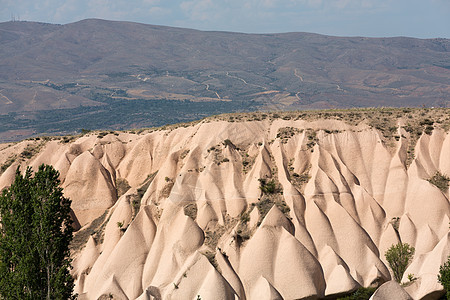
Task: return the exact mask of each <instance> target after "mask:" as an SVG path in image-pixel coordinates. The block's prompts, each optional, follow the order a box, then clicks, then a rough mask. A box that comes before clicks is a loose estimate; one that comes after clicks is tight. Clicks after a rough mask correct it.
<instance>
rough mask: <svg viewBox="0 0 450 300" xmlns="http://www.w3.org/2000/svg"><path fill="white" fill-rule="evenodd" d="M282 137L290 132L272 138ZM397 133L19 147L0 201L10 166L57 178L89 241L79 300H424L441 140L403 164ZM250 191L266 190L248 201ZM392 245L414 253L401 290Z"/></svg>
mask: <svg viewBox="0 0 450 300" xmlns="http://www.w3.org/2000/svg"><path fill="white" fill-rule="evenodd" d="M286 127H292V128H295V129H296V131H295V132H293V134H292V136H291V137H290V138H288V139H285V140H281V139H280V138H277V134H278V133H279V132H280V129H281V128H286ZM324 129H332V130H338V132H334V133H327V132H326V131H324ZM312 131H315V132H316V136H315V142H314V143H313V144H310V145H308V143H309V142H310V141H311V138H310V136H309V135H310V132H312ZM398 132H399V133H400V134H401V135H402V137H401V138H400V139H399V140H398V141H394V142H390V144H389V143H386V142H385V141H384V140H383V138H382V136H381V135H380V133H379V132H377V131H376V130H374V129H370V128H369V127H367V126H359V127H352V126H350V125H348V124H345V123H343V122H340V121H333V120H325V121H314V122H306V121H302V120H297V121H290V120H275V121H273V122H270V121H252V122H234V123H229V122H225V121H213V122H206V121H204V122H201V123H199V124H197V125H194V126H190V127H186V128H184V127H179V128H176V129H171V130H159V131H153V132H148V131H146V132H143V133H142V134H140V135H138V134H129V133H119V134H118V135H114V134H108V135H106V136H105V137H103V138H98V137H97V136H96V135H95V134H90V135H85V136H82V137H79V138H76V139H74V140H72V141H70V142H69V143H62V142H60V141H58V140H51V141H45V142H44V141H42V140H41V141H23V142H20V143H16V144H7V145H6V144H5V145H2V147H0V161H1V162H3V161H6V160H7V159H8V158H9V157H11V156H12V155H14V153H20V152H22V151H23V150H24V149H26V147H27V146H29V145H31V146H33V145H34V146H36V147H38V148H37V153H36V154H34V155H33V157H32V158H31V159H27V160H23V161H20V160H19V161H16V162H14V163H12V164H11V166H10V167H9V168H7V169H6V170H5V172H3V174H1V176H0V188H4V187H6V186H8V185H9V184H10V183H11V182H12V180H13V179H14V174H15V170H16V168H17V166H18V165H22V167H23V166H25V165H29V166H32V167H33V168H35V169H36V168H37V166H38V165H40V164H42V163H46V164H52V165H53V166H55V168H57V169H58V170H59V171H60V174H61V180H62V187H63V188H64V192H65V195H66V196H68V197H70V198H71V199H72V200H73V205H72V208H73V212H74V215H75V218H76V219H77V221H78V222H79V225H81V226H83V227H82V228H81V229H80V230H79V232H80V233H82V232H83V230H86V229H87V228H91V227H92V228H93V230H94V231H95V234H93V235H92V236H90V237H88V238H86V239H85V240H83V242H82V245H79V248H80V249H74V250H73V258H74V261H73V266H74V268H73V270H72V273H73V275H74V276H75V278H76V292H77V293H78V294H79V295H80V299H97V298H99V297H100V296H102V295H104V296H105V295H106V296H109V295H112V296H114V298H115V299H159V298H163V299H197V296H198V295H199V296H200V297H201V299H314V298H323V297H326V296H330V297H333V295H342V294H343V293H345V292H349V291H353V290H356V289H357V288H359V287H361V286H363V287H368V286H375V285H380V284H382V283H384V282H387V283H385V284H383V285H381V287H380V289H379V290H378V291H377V292H376V293H375V294H374V296H373V297H372V298H373V299H394V298H386V297H387V296H386V295H390V294H392V293H394V294H396V295H399V297H400V296H401V297H403V298H397V299H409V298H408V297H411V298H412V299H427V298H429V299H435V298H436V297H438V296H439V295H440V294H441V293H442V289H443V288H442V286H440V285H439V283H438V282H437V280H436V277H437V273H438V271H439V266H440V265H442V264H443V263H444V262H445V261H446V259H447V256H448V255H449V254H450V249H449V227H448V226H449V214H450V206H449V191H448V190H446V191H441V190H439V189H438V188H437V187H436V186H434V185H432V184H430V183H429V182H428V181H427V179H428V178H430V177H431V176H433V175H434V174H435V173H436V172H437V171H439V172H441V173H442V174H447V175H450V134H449V133H446V132H445V131H443V130H440V129H435V130H434V131H433V133H432V134H431V135H426V134H424V135H422V136H421V137H420V138H419V140H418V142H417V145H416V147H415V158H414V160H413V161H412V163H411V164H410V165H407V163H406V158H407V155H406V151H407V148H408V147H407V139H408V134H407V133H406V132H405V131H404V130H403V129H401V128H400V127H399V128H398ZM227 140H229V141H227ZM229 142H231V144H230V143H229ZM388 144H389V145H388ZM23 169H24V168H22V170H23ZM260 178H266V181H267V182H269V181H270V180H271V179H274V180H275V182H276V184H277V191H275V193H274V194H273V195H269V196H267V195H263V194H262V191H261V189H260V182H259V179H260ZM299 178H302V179H303V181H299V180H300V179H299ZM125 180H126V182H127V183H128V185H129V186H127V188H128V187H129V189H128V191H126V193H125V194H124V195H118V194H117V190H116V188H117V187H118V184H119V182H121V181H122V182H124V181H125ZM267 199H269V200H270V201H269V205H268V207H265V208H264V207H263V205H262V204H261V202H262V201H265V200H267ZM270 203H277V206H272V207H270V206H271V205H270ZM287 207H288V208H289V209H288V210H287V209H286V208H287ZM261 208H264V209H265V211H263V210H259V209H261ZM262 214H266V215H265V217H263V218H262V217H261V216H262ZM97 223H98V224H97ZM119 224H120V225H121V226H119ZM90 226H91V227H90ZM400 241H401V242H407V243H409V244H410V245H412V246H414V247H415V248H416V254H415V256H414V259H413V262H412V263H411V264H410V266H409V267H408V269H407V270H406V272H405V276H404V278H403V281H404V282H407V281H408V279H407V274H410V273H411V274H414V276H415V277H416V278H417V279H416V280H415V281H414V282H413V283H412V284H410V285H408V286H407V287H405V288H404V289H403V288H402V287H400V286H399V285H398V284H394V283H393V282H392V281H390V280H391V278H392V277H391V274H390V271H389V268H388V265H387V262H386V260H385V258H384V253H385V252H386V250H387V249H388V248H389V247H390V246H391V245H392V244H396V243H398V242H400Z"/></svg>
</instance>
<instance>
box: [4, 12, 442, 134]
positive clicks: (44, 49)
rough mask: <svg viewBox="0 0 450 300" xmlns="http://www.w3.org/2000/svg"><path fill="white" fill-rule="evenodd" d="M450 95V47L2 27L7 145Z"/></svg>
mask: <svg viewBox="0 0 450 300" xmlns="http://www.w3.org/2000/svg"><path fill="white" fill-rule="evenodd" d="M449 96H450V40H449V39H440V38H436V39H426V40H424V39H415V38H406V37H395V38H364V37H331V36H324V35H318V34H311V33H281V34H243V33H231V32H205V31H197V30H192V29H183V28H172V27H164V26H153V25H145V24H139V23H130V22H116V21H105V20H98V19H88V20H83V21H79V22H75V23H71V24H67V25H55V24H45V23H35V22H5V23H0V140H2V139H3V140H6V139H17V138H22V137H27V136H31V135H34V134H54V133H67V132H72V131H73V132H74V131H77V130H79V129H80V128H81V127H83V126H84V127H89V128H92V129H93V128H101V127H104V128H114V129H121V128H127V127H130V126H136V127H141V126H153V125H162V124H165V123H169V122H180V121H185V120H191V119H195V118H200V117H202V116H205V115H207V114H212V113H221V112H232V111H244V110H246V111H254V110H286V109H289V110H292V109H313V108H345V107H367V106H440V107H449V106H450V97H449ZM150 100H151V101H150ZM137 107H139V109H138V108H137ZM119 112H120V113H119Z"/></svg>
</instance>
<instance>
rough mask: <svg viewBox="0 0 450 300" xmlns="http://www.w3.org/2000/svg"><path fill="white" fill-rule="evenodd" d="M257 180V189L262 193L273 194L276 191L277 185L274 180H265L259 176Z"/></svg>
mask: <svg viewBox="0 0 450 300" xmlns="http://www.w3.org/2000/svg"><path fill="white" fill-rule="evenodd" d="M258 180H259V189H260V190H261V191H262V192H263V193H264V194H274V193H275V192H276V191H277V185H276V183H275V180H273V179H272V180H270V181H267V180H266V179H265V178H260V179H258Z"/></svg>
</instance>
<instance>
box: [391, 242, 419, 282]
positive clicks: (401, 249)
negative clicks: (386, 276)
mask: <svg viewBox="0 0 450 300" xmlns="http://www.w3.org/2000/svg"><path fill="white" fill-rule="evenodd" d="M414 252H415V249H414V247H412V246H410V245H409V244H408V243H401V242H400V243H398V244H397V245H392V246H391V247H390V248H389V249H388V250H387V251H386V253H385V254H384V256H385V257H386V260H387V261H388V263H389V266H390V268H391V270H392V273H393V274H394V279H395V281H397V282H398V283H400V282H401V280H402V277H403V273H405V270H406V268H407V267H408V265H409V263H410V262H411V260H412V258H413V256H414Z"/></svg>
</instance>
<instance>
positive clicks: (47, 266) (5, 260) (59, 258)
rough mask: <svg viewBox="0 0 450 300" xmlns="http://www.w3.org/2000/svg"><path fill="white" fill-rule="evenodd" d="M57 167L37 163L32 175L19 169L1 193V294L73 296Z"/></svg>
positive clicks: (66, 204) (67, 222)
mask: <svg viewBox="0 0 450 300" xmlns="http://www.w3.org/2000/svg"><path fill="white" fill-rule="evenodd" d="M58 177H59V172H58V171H56V170H55V169H54V168H53V167H51V166H48V165H41V166H40V167H39V170H38V171H37V172H36V173H35V174H34V177H33V176H32V170H31V168H27V170H26V172H25V174H24V175H23V176H22V175H21V173H20V170H19V168H18V169H17V171H16V177H15V180H14V182H13V184H12V185H11V187H10V188H8V189H5V190H3V192H2V194H1V195H0V218H1V221H0V224H1V228H0V298H2V299H74V298H75V297H74V296H73V295H72V293H73V287H74V282H73V278H72V277H71V275H70V273H69V270H70V268H71V266H70V263H71V259H70V252H69V244H70V241H71V240H72V236H73V229H72V226H71V223H72V220H71V218H70V204H71V201H70V200H69V199H67V198H65V197H64V196H63V193H62V188H60V187H59V184H60V181H59V179H58Z"/></svg>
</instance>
